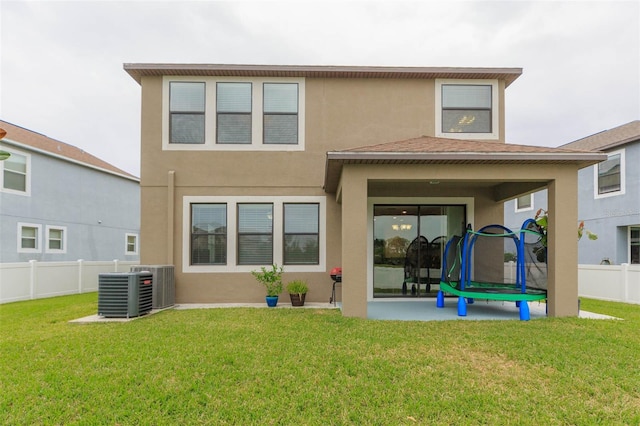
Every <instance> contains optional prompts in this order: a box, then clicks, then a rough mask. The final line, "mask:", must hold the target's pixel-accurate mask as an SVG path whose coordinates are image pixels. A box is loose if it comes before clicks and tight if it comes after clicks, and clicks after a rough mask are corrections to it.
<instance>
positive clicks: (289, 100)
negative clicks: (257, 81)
mask: <svg viewBox="0 0 640 426" xmlns="http://www.w3.org/2000/svg"><path fill="white" fill-rule="evenodd" d="M263 97H264V109H263V110H264V123H263V131H264V143H265V144H297V143H298V85H297V84H295V83H275V84H274V83H265V84H264V94H263Z"/></svg>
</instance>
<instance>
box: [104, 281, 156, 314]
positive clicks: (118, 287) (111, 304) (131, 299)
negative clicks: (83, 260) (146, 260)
mask: <svg viewBox="0 0 640 426" xmlns="http://www.w3.org/2000/svg"><path fill="white" fill-rule="evenodd" d="M152 289H153V275H152V274H151V273H150V272H114V273H107V274H100V275H99V276H98V315H101V316H103V317H106V318H130V317H138V316H140V315H144V314H147V313H149V312H151V308H152V306H151V305H152V303H151V302H152Z"/></svg>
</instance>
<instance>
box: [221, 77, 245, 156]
mask: <svg viewBox="0 0 640 426" xmlns="http://www.w3.org/2000/svg"><path fill="white" fill-rule="evenodd" d="M216 96H217V98H216V108H217V126H216V127H217V137H216V142H217V143H243V144H250V143H251V127H252V123H251V83H218V84H217V90H216Z"/></svg>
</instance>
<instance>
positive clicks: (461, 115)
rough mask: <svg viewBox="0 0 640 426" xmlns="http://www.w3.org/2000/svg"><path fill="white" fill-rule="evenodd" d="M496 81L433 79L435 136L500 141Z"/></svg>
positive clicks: (497, 87)
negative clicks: (434, 81)
mask: <svg viewBox="0 0 640 426" xmlns="http://www.w3.org/2000/svg"><path fill="white" fill-rule="evenodd" d="M499 93H500V87H499V83H498V80H487V79H477V80H476V79H436V83H435V113H436V116H435V136H436V137H441V138H452V139H482V140H497V139H500V108H499V98H500V96H499Z"/></svg>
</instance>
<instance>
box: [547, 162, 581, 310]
mask: <svg viewBox="0 0 640 426" xmlns="http://www.w3.org/2000/svg"><path fill="white" fill-rule="evenodd" d="M577 179H578V172H577V170H575V169H573V168H567V170H566V173H564V171H563V173H562V176H558V178H557V179H556V180H554V181H552V182H551V183H550V184H549V187H548V188H549V191H548V203H549V210H548V214H549V216H548V219H549V224H548V232H549V233H548V237H547V238H548V239H547V248H548V252H547V265H548V280H549V283H548V287H549V288H548V299H547V303H548V304H549V305H548V315H549V316H551V317H566V316H577V315H578V235H577V228H578V198H577V197H578V180H577Z"/></svg>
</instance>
